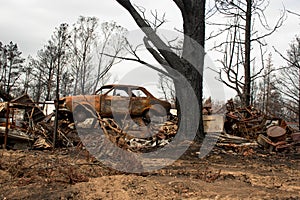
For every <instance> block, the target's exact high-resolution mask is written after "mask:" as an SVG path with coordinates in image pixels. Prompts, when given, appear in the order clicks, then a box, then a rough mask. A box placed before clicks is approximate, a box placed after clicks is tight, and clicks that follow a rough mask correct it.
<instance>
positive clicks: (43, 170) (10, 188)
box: [0, 145, 300, 200]
mask: <svg viewBox="0 0 300 200" xmlns="http://www.w3.org/2000/svg"><path fill="white" fill-rule="evenodd" d="M197 148H199V147H197V146H196V145H195V146H194V148H191V149H189V151H187V152H186V154H185V155H183V156H182V157H181V158H180V159H178V160H177V161H176V162H174V163H173V164H172V165H170V166H167V167H165V168H163V169H161V170H157V171H154V172H151V173H141V174H129V173H122V172H118V171H115V170H113V169H110V168H108V167H106V166H104V165H103V164H101V162H98V161H96V160H93V159H91V158H90V157H89V156H88V154H87V153H86V152H85V151H84V150H79V149H76V148H69V149H57V150H55V151H32V150H30V151H20V150H18V151H13V150H0V199H7V200H10V199H300V159H299V154H296V153H295V152H292V153H289V152H285V153H272V154H270V153H266V152H264V151H262V150H259V149H255V150H253V149H243V150H240V151H235V152H234V151H225V150H224V149H218V148H217V147H216V148H215V149H214V150H213V151H212V152H211V153H210V154H209V155H208V156H207V157H205V158H204V159H199V158H198V157H197V155H196V154H195V152H196V151H197ZM161 162H164V158H161Z"/></svg>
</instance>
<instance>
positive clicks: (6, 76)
mask: <svg viewBox="0 0 300 200" xmlns="http://www.w3.org/2000/svg"><path fill="white" fill-rule="evenodd" d="M21 54H22V52H21V51H19V49H18V45H17V44H14V43H13V42H10V43H9V44H7V45H3V44H2V43H0V78H1V79H0V87H1V90H2V94H3V97H4V98H5V96H7V97H9V96H15V95H16V94H13V93H16V90H17V89H18V88H19V87H18V86H17V81H18V80H19V78H20V77H21V74H22V73H23V65H24V61H25V59H24V58H22V57H21ZM19 92H20V91H19ZM7 100H8V99H7Z"/></svg>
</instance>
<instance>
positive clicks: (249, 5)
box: [242, 0, 252, 106]
mask: <svg viewBox="0 0 300 200" xmlns="http://www.w3.org/2000/svg"><path fill="white" fill-rule="evenodd" d="M251 8H252V0H247V10H246V30H245V63H244V69H245V86H244V92H243V93H244V95H245V97H244V98H245V99H244V101H243V102H242V103H243V104H244V106H249V105H250V100H251V66H250V65H251V58H250V54H251V20H252V19H251V18H252V14H251Z"/></svg>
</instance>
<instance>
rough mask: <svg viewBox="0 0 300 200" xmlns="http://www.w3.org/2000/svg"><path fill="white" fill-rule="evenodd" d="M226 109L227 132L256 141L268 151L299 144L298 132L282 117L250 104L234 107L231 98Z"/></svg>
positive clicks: (281, 149)
mask: <svg viewBox="0 0 300 200" xmlns="http://www.w3.org/2000/svg"><path fill="white" fill-rule="evenodd" d="M226 109H227V112H226V120H225V123H224V128H225V132H226V133H227V134H230V135H233V136H238V137H240V138H241V139H242V138H244V139H247V140H248V141H256V142H257V143H258V145H259V146H261V147H262V148H264V149H267V150H269V151H283V150H286V149H290V148H292V147H296V146H299V141H300V140H299V138H300V136H299V132H297V130H294V129H292V128H291V127H289V126H288V125H287V123H286V122H285V121H284V120H283V119H281V118H278V117H274V116H270V115H267V114H265V113H263V112H261V111H260V110H258V109H256V108H254V107H252V106H249V107H244V108H236V106H235V105H234V103H233V101H232V100H229V101H228V102H227V104H226Z"/></svg>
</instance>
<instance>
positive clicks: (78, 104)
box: [59, 84, 171, 121]
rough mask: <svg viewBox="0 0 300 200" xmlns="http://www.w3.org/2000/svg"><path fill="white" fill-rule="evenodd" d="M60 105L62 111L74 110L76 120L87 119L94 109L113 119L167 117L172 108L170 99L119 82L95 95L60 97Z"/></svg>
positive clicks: (107, 86) (101, 114)
mask: <svg viewBox="0 0 300 200" xmlns="http://www.w3.org/2000/svg"><path fill="white" fill-rule="evenodd" d="M59 106H60V110H61V109H67V110H69V111H70V112H72V113H73V116H74V117H75V118H76V119H75V120H76V121H84V120H85V119H86V118H88V117H89V116H88V115H89V112H91V111H96V112H97V113H98V114H100V116H101V117H107V118H114V117H116V116H125V115H130V116H131V117H148V115H149V113H150V112H151V113H153V114H155V115H165V116H167V115H169V112H170V109H171V104H170V103H169V102H167V101H163V100H160V99H157V98H155V97H154V96H153V95H152V94H151V93H150V92H149V91H148V90H146V89H145V88H144V87H140V86H134V85H117V84H113V85H105V86H103V87H101V88H100V89H99V90H98V91H96V92H95V94H93V95H80V96H69V97H64V98H61V99H60V101H59ZM87 110H88V112H87Z"/></svg>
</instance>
